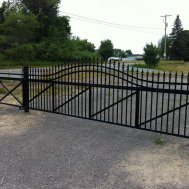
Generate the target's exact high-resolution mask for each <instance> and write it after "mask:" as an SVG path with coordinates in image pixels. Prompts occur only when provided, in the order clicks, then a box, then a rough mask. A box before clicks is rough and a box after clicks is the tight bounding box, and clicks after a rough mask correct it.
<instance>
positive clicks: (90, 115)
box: [89, 86, 92, 119]
mask: <svg viewBox="0 0 189 189" xmlns="http://www.w3.org/2000/svg"><path fill="white" fill-rule="evenodd" d="M91 103H92V99H91V86H90V87H89V119H91V118H92V113H91Z"/></svg>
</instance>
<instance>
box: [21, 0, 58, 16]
mask: <svg viewBox="0 0 189 189" xmlns="http://www.w3.org/2000/svg"><path fill="white" fill-rule="evenodd" d="M21 2H22V4H24V5H25V6H26V7H27V9H28V10H29V11H31V12H33V13H34V14H35V15H44V16H52V15H57V13H58V5H59V3H60V0H32V1H31V0H21Z"/></svg>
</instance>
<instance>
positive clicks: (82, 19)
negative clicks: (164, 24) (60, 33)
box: [62, 11, 162, 36]
mask: <svg viewBox="0 0 189 189" xmlns="http://www.w3.org/2000/svg"><path fill="white" fill-rule="evenodd" d="M62 13H63V14H66V15H67V16H69V17H71V18H73V19H78V20H81V21H86V22H91V23H95V24H100V25H105V26H110V27H114V28H119V29H125V30H131V31H135V32H142V33H148V34H149V33H150V34H153V35H158V36H160V35H162V34H159V33H154V32H150V31H143V30H138V29H147V30H150V29H152V30H158V29H162V28H151V27H142V26H131V25H124V24H117V23H113V22H107V21H102V20H97V19H93V18H88V17H84V16H80V15H76V14H73V13H68V12H64V11H62Z"/></svg>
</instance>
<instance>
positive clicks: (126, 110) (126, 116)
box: [125, 66, 129, 125]
mask: <svg viewBox="0 0 189 189" xmlns="http://www.w3.org/2000/svg"><path fill="white" fill-rule="evenodd" d="M126 74H127V81H126V86H127V87H128V86H129V66H127V73H126ZM128 94H129V92H128V89H126V96H128ZM128 104H129V102H128V98H127V99H126V103H125V105H126V107H125V125H127V121H128Z"/></svg>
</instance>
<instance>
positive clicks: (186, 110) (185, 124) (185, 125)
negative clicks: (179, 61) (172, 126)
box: [184, 73, 189, 136]
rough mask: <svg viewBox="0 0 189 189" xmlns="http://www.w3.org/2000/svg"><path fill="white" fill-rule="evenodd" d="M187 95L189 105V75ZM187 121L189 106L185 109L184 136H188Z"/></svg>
mask: <svg viewBox="0 0 189 189" xmlns="http://www.w3.org/2000/svg"><path fill="white" fill-rule="evenodd" d="M186 85H187V89H186V90H187V94H186V104H187V103H188V92H189V73H188V75H187V83H186ZM187 119H188V105H187V106H186V109H185V118H184V136H186V127H187Z"/></svg>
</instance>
